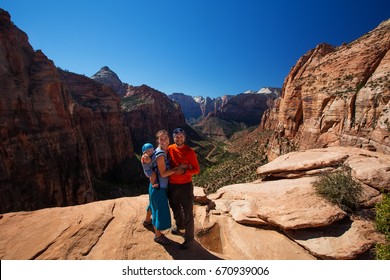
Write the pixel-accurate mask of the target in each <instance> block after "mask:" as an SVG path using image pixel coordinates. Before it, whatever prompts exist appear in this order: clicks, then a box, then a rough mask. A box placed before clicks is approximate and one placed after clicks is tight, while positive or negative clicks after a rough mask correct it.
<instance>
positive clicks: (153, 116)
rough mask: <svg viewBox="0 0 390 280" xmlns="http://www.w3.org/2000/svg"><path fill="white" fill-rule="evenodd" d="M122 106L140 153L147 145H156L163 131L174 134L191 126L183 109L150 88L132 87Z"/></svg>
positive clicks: (143, 86) (145, 86) (144, 86)
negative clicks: (159, 133)
mask: <svg viewBox="0 0 390 280" xmlns="http://www.w3.org/2000/svg"><path fill="white" fill-rule="evenodd" d="M121 104H122V110H123V114H124V116H125V120H126V125H127V127H128V128H129V130H130V133H131V137H132V139H133V144H134V149H136V150H137V151H140V150H141V147H142V145H143V144H144V142H145V141H148V142H150V143H155V142H156V141H155V135H156V133H157V132H158V131H159V130H161V129H165V130H167V131H168V132H169V133H171V132H172V130H173V129H175V128H176V127H186V126H187V124H186V122H185V118H184V115H183V112H182V111H181V110H180V106H179V105H178V104H177V103H176V102H174V101H172V100H170V99H169V98H168V96H166V95H165V94H164V93H162V92H160V91H158V90H155V89H153V88H151V87H149V86H147V85H142V86H129V88H128V91H127V94H126V97H125V98H123V99H122V101H121Z"/></svg>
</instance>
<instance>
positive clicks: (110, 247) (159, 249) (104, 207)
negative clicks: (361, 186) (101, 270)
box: [0, 195, 314, 260]
mask: <svg viewBox="0 0 390 280" xmlns="http://www.w3.org/2000/svg"><path fill="white" fill-rule="evenodd" d="M147 203H148V197H147V195H143V196H139V197H131V198H129V197H128V198H120V199H115V200H106V201H99V202H93V203H89V204H86V205H79V206H70V207H63V208H47V209H43V210H38V211H33V212H19V213H8V214H4V215H3V216H2V218H1V219H0V259H2V260H10V259H11V260H13V259H16V260H28V259H31V260H48V259H49V260H58V259H63V260H80V259H85V260H103V259H104V260H132V259H133V260H141V259H146V260H155V259H160V260H169V259H180V260H193V259H195V260H201V259H202V260H218V259H314V258H313V257H312V256H311V255H310V254H308V253H307V251H306V250H304V249H302V247H300V246H299V245H297V244H295V243H294V242H292V241H291V240H290V239H289V238H287V237H286V236H284V235H282V234H280V233H278V232H274V231H269V230H261V229H260V230H259V229H256V228H251V227H246V226H242V225H240V224H237V223H235V222H234V221H233V220H232V219H230V218H228V217H226V216H211V217H210V218H211V219H209V218H207V212H206V207H205V206H195V210H194V214H195V220H196V226H195V227H196V242H195V244H194V246H193V247H192V248H191V249H189V250H181V249H180V248H179V244H180V243H181V242H183V238H182V237H178V236H176V235H172V234H171V233H170V232H169V231H167V232H166V236H167V237H168V238H170V239H171V240H172V241H173V242H172V244H171V245H168V246H164V247H163V246H161V245H159V244H157V243H155V242H153V237H154V233H153V232H151V231H149V230H148V229H146V228H144V227H143V226H142V220H143V218H144V217H145V205H147ZM242 236H246V237H250V238H242ZM264 240H267V242H264Z"/></svg>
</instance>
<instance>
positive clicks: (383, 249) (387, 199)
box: [375, 194, 390, 260]
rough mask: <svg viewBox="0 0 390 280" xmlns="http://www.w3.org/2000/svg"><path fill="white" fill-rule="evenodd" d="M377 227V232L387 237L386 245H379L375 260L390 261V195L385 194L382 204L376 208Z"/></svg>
mask: <svg viewBox="0 0 390 280" xmlns="http://www.w3.org/2000/svg"><path fill="white" fill-rule="evenodd" d="M375 212H376V216H375V226H376V229H377V231H379V232H381V233H383V234H384V235H385V236H386V243H385V244H377V245H376V247H375V258H376V259H377V260H390V195H389V194H385V195H384V196H383V200H382V202H381V203H378V204H377V205H376V207H375Z"/></svg>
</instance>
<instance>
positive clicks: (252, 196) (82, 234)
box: [0, 148, 390, 260]
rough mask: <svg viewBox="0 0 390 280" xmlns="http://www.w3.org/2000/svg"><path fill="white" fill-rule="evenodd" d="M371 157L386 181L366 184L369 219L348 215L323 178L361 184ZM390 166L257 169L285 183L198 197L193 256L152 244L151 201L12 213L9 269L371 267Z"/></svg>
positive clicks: (324, 153) (320, 153)
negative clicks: (41, 265)
mask: <svg viewBox="0 0 390 280" xmlns="http://www.w3.org/2000/svg"><path fill="white" fill-rule="evenodd" d="M364 157H367V158H371V159H372V160H373V162H372V163H373V165H374V166H373V167H371V168H372V169H375V168H376V170H377V171H378V170H382V172H377V174H378V175H377V176H378V178H379V180H377V179H378V178H371V180H370V181H368V180H366V179H365V181H364V182H363V181H360V182H361V183H362V184H363V185H364V191H363V193H364V194H363V196H362V198H361V201H360V203H361V206H362V210H360V211H358V212H356V213H354V214H350V213H346V212H344V211H343V210H342V209H340V208H339V207H338V206H336V205H333V204H330V203H329V202H328V201H327V200H325V199H324V198H322V197H320V196H318V195H317V194H316V193H315V191H314V189H313V187H312V183H313V181H314V180H316V177H315V175H313V173H314V174H315V173H316V172H317V170H321V169H324V168H330V169H337V168H338V167H339V164H340V163H341V164H344V165H346V166H349V167H350V168H352V174H353V176H354V178H355V179H356V180H360V179H358V178H357V176H358V174H361V173H365V172H364V169H365V168H362V166H361V165H360V166H359V165H356V163H357V162H359V161H360V160H361V159H362V158H364ZM316 158H317V160H316ZM374 161H375V162H374ZM297 162H302V163H301V164H299V166H297V167H296V168H295V167H294V166H295V164H296V163H297ZM389 162H390V158H389V156H388V155H384V154H381V153H377V152H370V151H366V150H361V149H353V148H327V149H315V150H309V151H306V152H304V153H291V154H290V155H289V156H288V155H285V156H284V157H281V158H277V159H276V160H275V163H273V162H271V163H269V164H268V165H264V166H262V167H260V168H259V169H258V172H259V173H261V174H263V175H264V176H267V177H268V178H269V176H270V175H271V174H272V175H275V177H274V178H278V176H279V175H278V174H283V176H282V178H281V179H279V180H273V181H261V180H259V181H256V182H252V183H247V184H236V185H230V186H225V187H223V188H221V189H219V190H218V191H217V192H216V193H214V194H210V195H208V196H206V195H205V194H204V192H203V190H202V189H201V188H196V187H195V188H194V197H195V200H196V204H195V205H194V218H195V240H196V242H195V244H194V246H193V247H192V248H191V249H189V250H188V251H185V252H184V251H183V250H180V249H179V243H181V242H182V240H183V239H182V237H178V236H176V235H172V234H171V233H170V232H169V231H166V232H165V234H166V236H167V237H168V238H170V239H171V240H172V241H173V242H172V244H171V245H168V246H164V247H163V246H160V245H158V244H157V243H155V242H152V240H153V236H154V234H153V232H151V231H149V230H147V229H145V228H144V227H143V226H142V221H143V219H144V217H145V205H147V203H148V197H147V195H142V196H138V197H126V198H120V199H115V200H106V201H100V202H93V203H89V204H86V205H80V206H69V207H63V208H48V209H43V210H38V211H32V212H19V213H7V214H3V215H1V218H0V259H3V260H4V259H92V260H98V259H109V260H111V259H235V260H238V259H243V260H261V259H269V260H273V259H276V260H301V259H305V260H310V259H357V258H358V259H359V258H360V259H367V258H369V257H368V256H369V254H367V252H368V251H369V250H370V249H371V248H372V247H373V246H374V244H376V243H383V242H385V237H384V236H383V235H382V234H379V233H378V232H376V231H375V226H374V222H373V214H372V212H371V210H370V208H372V207H373V206H374V205H375V203H377V202H378V201H380V199H381V194H380V192H379V191H378V190H377V189H381V188H380V187H378V186H377V182H378V181H385V182H387V181H388V177H387V175H388V174H387V173H389V171H388V170H389ZM280 164H283V166H282V167H280ZM375 165H377V167H375ZM384 165H386V166H384ZM380 166H383V167H380ZM298 171H300V172H301V174H300V176H298V174H297V172H298ZM310 171H314V172H313V173H311V172H310ZM328 171H329V170H328ZM386 172H387V173H386ZM288 173H292V174H293V176H292V177H294V178H291V179H286V178H289V177H290V176H288V175H286V174H288Z"/></svg>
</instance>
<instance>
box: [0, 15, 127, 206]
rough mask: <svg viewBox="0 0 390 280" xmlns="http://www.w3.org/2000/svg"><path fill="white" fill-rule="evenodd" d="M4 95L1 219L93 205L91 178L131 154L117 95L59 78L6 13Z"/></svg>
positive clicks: (0, 71)
mask: <svg viewBox="0 0 390 280" xmlns="http://www.w3.org/2000/svg"><path fill="white" fill-rule="evenodd" d="M75 80H78V81H81V82H82V83H83V85H82V86H80V87H77V88H76V87H75V88H71V87H73V86H75V83H74V81H75ZM0 92H1V101H0V212H2V213H4V212H10V211H17V210H32V209H39V208H43V207H50V206H64V205H74V204H81V203H86V202H91V201H93V200H95V191H94V189H93V187H92V180H93V178H94V177H95V176H99V175H101V174H103V173H104V172H106V171H107V170H109V169H110V168H112V167H113V165H115V164H117V163H118V162H120V161H121V160H123V159H124V158H126V157H129V156H130V155H131V153H132V147H131V141H130V137H129V133H128V130H127V129H126V128H125V127H124V125H123V123H122V117H121V115H120V108H119V106H118V104H119V103H118V102H119V100H118V98H117V97H116V95H115V93H114V92H112V91H111V90H110V89H109V88H104V86H103V85H101V84H97V83H96V82H94V81H92V80H89V79H88V78H83V77H80V76H78V75H73V74H70V73H64V72H61V71H59V70H58V69H57V68H56V67H55V65H54V63H53V62H52V61H51V60H49V59H48V58H47V57H46V56H45V55H44V54H43V53H42V52H41V51H36V52H35V51H34V50H33V49H32V47H31V46H30V44H29V43H28V38H27V35H26V34H25V33H23V32H22V31H21V30H19V29H18V28H17V27H16V26H15V25H14V24H13V23H12V22H11V20H10V16H9V14H8V13H7V12H5V11H3V10H1V9H0ZM105 145H107V146H105ZM108 145H109V146H108Z"/></svg>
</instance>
